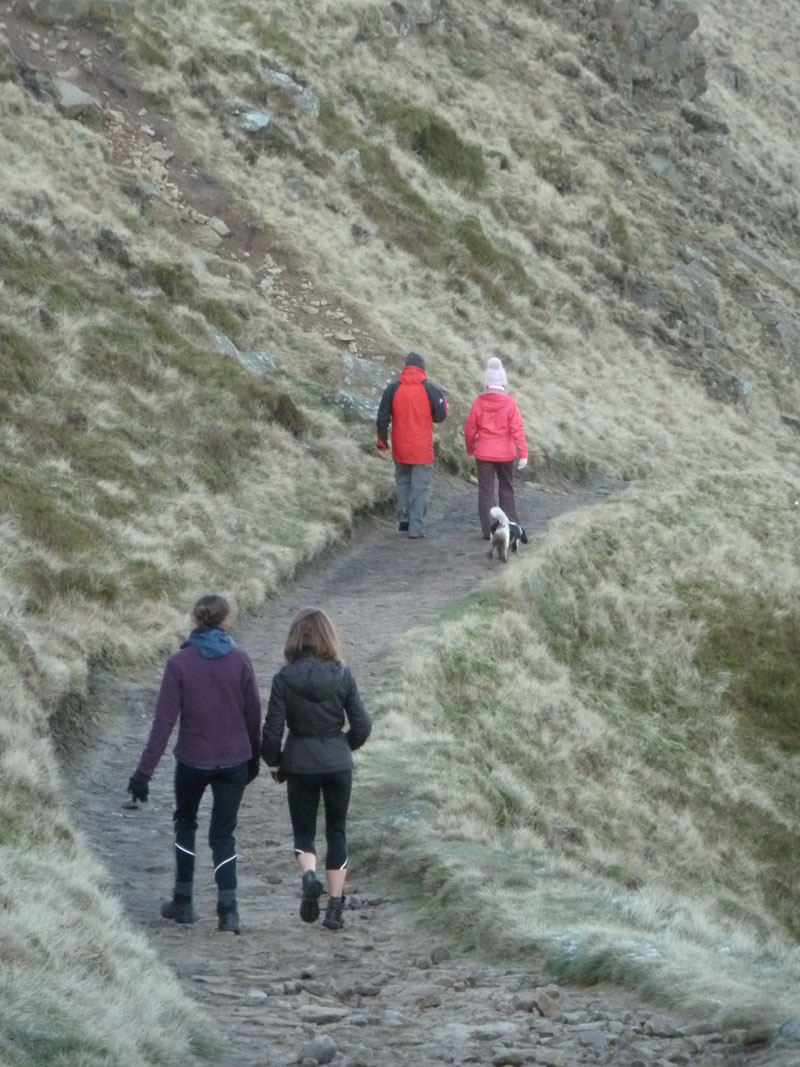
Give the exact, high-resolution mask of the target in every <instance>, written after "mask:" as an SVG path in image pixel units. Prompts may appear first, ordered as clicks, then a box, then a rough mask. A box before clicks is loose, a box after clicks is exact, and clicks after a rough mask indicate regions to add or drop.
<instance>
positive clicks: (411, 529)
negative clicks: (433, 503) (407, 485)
mask: <svg viewBox="0 0 800 1067" xmlns="http://www.w3.org/2000/svg"><path fill="white" fill-rule="evenodd" d="M432 474H433V464H432V463H414V464H413V465H412V466H411V490H410V492H409V496H408V536H409V537H424V536H425V512H426V511H427V510H428V486H429V485H430V484H431V476H432Z"/></svg>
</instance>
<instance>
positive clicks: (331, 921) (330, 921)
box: [322, 894, 344, 930]
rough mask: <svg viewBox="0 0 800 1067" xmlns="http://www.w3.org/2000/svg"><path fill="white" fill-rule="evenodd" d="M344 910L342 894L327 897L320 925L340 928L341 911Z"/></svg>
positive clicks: (341, 924)
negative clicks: (323, 916)
mask: <svg viewBox="0 0 800 1067" xmlns="http://www.w3.org/2000/svg"><path fill="white" fill-rule="evenodd" d="M343 910H344V894H342V896H340V897H328V906H327V908H326V909H325V918H324V919H323V920H322V925H323V926H327V928H328V929H329V930H341V928H342V927H343V926H344V918H343V916H342V911H343Z"/></svg>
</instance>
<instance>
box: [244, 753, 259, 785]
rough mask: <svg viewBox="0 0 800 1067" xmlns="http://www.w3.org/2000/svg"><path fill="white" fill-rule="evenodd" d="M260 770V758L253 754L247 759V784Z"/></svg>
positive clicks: (253, 779)
mask: <svg viewBox="0 0 800 1067" xmlns="http://www.w3.org/2000/svg"><path fill="white" fill-rule="evenodd" d="M260 770H261V758H260V757H259V756H254V757H253V758H252V759H249V760H248V761H247V784H248V785H250V783H251V782H254V781H255V780H256V778H258V772H259V771H260Z"/></svg>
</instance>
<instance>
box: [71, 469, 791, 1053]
mask: <svg viewBox="0 0 800 1067" xmlns="http://www.w3.org/2000/svg"><path fill="white" fill-rule="evenodd" d="M617 488H618V487H617V486H616V485H615V484H614V483H612V482H610V481H604V480H600V481H598V482H596V483H595V484H593V485H592V486H589V487H586V488H583V489H580V490H577V491H573V492H569V493H556V492H546V491H543V490H539V489H534V488H531V487H527V488H524V489H521V490H520V495H519V501H518V502H519V506H520V515H521V518H522V519H523V522H524V524H525V526H526V527H527V530H528V534H529V536H530V537H531V543H530V544H529V545H528V546H527V548H526V549H523V551H527V552H535V551H536V538H537V535H541V534H543V533H544V532H545V530H546V529H547V526H548V523H549V522H550V520H551V519H552V518H554V517H555V516H557V515H559V514H562V513H563V512H565V511H568V510H572V509H574V508H577V507H585V506H589V505H592V504H595V503H598V502H600V501H602V500H603V499H604V498H605V497H607V496H608V495H610V494H611V493H613V492H615V491H616V489H617ZM476 492H477V490H476V489H475V487H474V486H472V485H468V484H466V483H465V482H462V481H458V480H455V479H449V478H446V477H444V476H439V477H438V478H437V480H436V482H435V485H434V489H433V493H432V499H431V504H430V508H429V527H430V531H429V534H428V536H427V537H426V538H425V539H424V540H409V539H408V538H407V537H406V536H405V535H403V534H400V533H398V531H397V528H396V525H395V523H394V522H393V521H391V520H390V519H389V518H388V517H386V518H384V519H378V520H372V521H371V522H370V523H369V525H368V526H365V527H364V528H363V529H362V530H361V531H360V533H359V535H358V537H357V538H355V539H354V540H353V542H352V543H351V544H350V545H349V546H347V547H346V548H345V549H343V550H342V551H341V553H339V554H337V555H336V556H334V557H332V558H331V559H330V560H328V561H327V562H325V563H323V564H321V565H320V566H319V567H317V568H314V569H313V570H312V571H309V572H308V573H307V574H306V575H304V576H302V577H301V578H300V579H299V580H298V581H297V582H296V583H295V584H294V585H293V586H292V587H291V589H290V590H289V591H288V592H287V593H286V595H285V596H282V597H280V598H279V599H276V600H273V601H270V602H269V603H267V604H266V605H265V607H264V610H263V611H262V612H261V613H260V614H259V615H258V616H257V617H254V618H251V619H249V620H244V621H243V622H242V623H241V625H240V626H239V628H238V631H237V634H236V636H237V640H238V641H239V643H240V644H241V645H242V646H243V647H244V648H246V649H247V650H248V651H249V652H250V654H251V656H252V658H253V662H254V663H255V665H256V670H257V673H258V675H259V681H260V683H261V687H262V693H263V695H264V698H265V699H266V696H267V695H268V692H269V684H270V680H271V678H272V674H273V673H274V671H275V670H276V669H277V668H278V667H279V665H280V663H281V650H282V647H283V641H284V639H285V636H286V632H287V629H288V626H289V623H290V621H291V619H292V618H293V616H294V615H295V613H296V611H297V610H298V609H299V608H300V607H303V606H304V605H307V604H313V605H319V606H322V607H324V608H325V609H326V610H327V611H328V612H329V613H330V614H331V616H332V617H333V618H334V620H335V621H336V624H337V626H338V627H339V628H340V630H341V633H342V635H343V638H344V640H345V644H346V648H347V658H348V661H349V662H350V663H351V665H352V666H353V668H354V671H355V674H356V677H357V678H358V680H359V683H360V685H361V688H362V690H363V692H364V694H365V696H366V699H367V703H368V704H369V695H370V692H371V690H373V689H374V688H375V687H376V686H377V684H378V683H379V681H380V669H381V657H382V655H383V653H384V652H385V650H386V649H387V648H388V647H389V646H390V645H391V644H392V642H394V641H395V640H396V638H397V637H399V636H400V635H401V634H402V633H404V632H405V631H406V630H408V629H409V628H410V627H412V626H415V625H417V624H418V623H419V622H421V621H422V620H424V619H426V618H428V617H431V616H432V615H433V614H434V613H435V612H437V611H438V610H439V609H441V607H442V606H443V605H444V604H445V603H447V602H448V601H449V600H452V599H453V598H455V597H458V596H460V595H463V594H466V593H468V592H470V591H472V590H474V589H475V588H476V587H477V586H478V585H479V584H480V583H481V582H482V581H491V580H492V577H493V575H495V574H497V572H498V571H499V569H501V568H502V566H503V565H502V564H500V563H498V562H496V561H493V562H489V561H488V560H487V558H486V544H485V542H483V541H482V540H481V539H480V528H479V526H478V520H477V509H476ZM508 566H509V567H512V566H514V561H513V560H512V561H511V563H509V564H508ZM157 683H158V679H157V678H152V679H150V680H148V682H147V683H146V684H141V685H132V684H127V683H126V684H122V683H114V684H112V685H110V688H109V692H110V694H111V696H112V697H113V699H114V701H115V704H116V705H117V707H118V708H119V716H118V720H117V722H116V724H115V725H114V727H113V728H112V729H111V730H110V731H109V732H108V735H107V736H106V737H104V738H102V739H100V740H99V742H98V744H97V746H96V747H95V748H94V749H93V751H92V752H91V754H90V755H89V756H87V757H86V758H85V759H84V760H83V766H82V767H81V768H80V773H79V774H77V775H74V776H73V780H75V781H80V783H81V791H80V792H79V793H76V795H75V797H74V798H73V805H74V810H75V812H76V819H77V821H78V823H79V825H80V827H81V828H82V829H83V831H84V832H85V835H86V837H87V838H88V840H89V842H90V843H91V844H92V846H93V847H94V849H95V852H96V854H97V855H98V857H99V858H100V859H101V860H102V861H103V863H104V864H105V866H106V868H107V870H108V873H109V878H110V884H111V887H112V889H113V890H114V891H115V892H116V893H118V894H119V896H120V898H121V900H122V902H123V904H124V907H125V910H126V912H127V914H128V916H129V918H130V920H131V922H132V923H133V924H134V925H135V926H137V927H139V928H140V929H141V930H142V931H143V932H144V933H145V935H146V936H147V938H148V939H149V940H150V942H151V944H152V945H153V947H154V948H155V950H156V952H157V953H158V954H159V956H160V957H161V958H162V959H163V960H164V961H166V962H167V964H168V965H169V966H170V967H171V968H172V969H173V970H174V972H175V973H176V974H177V976H178V978H179V979H180V981H181V982H182V984H183V986H184V988H185V989H186V992H187V994H188V995H189V996H190V997H192V998H193V999H194V1000H196V1001H197V1002H198V1003H199V1004H200V1005H201V1006H202V1008H203V1010H204V1012H205V1013H206V1014H207V1015H208V1016H209V1017H210V1018H211V1019H212V1020H213V1021H214V1023H215V1025H216V1026H217V1028H218V1030H219V1032H220V1034H221V1035H222V1036H223V1043H224V1049H225V1051H224V1053H223V1056H222V1058H221V1060H220V1062H221V1063H222V1064H223V1065H224V1067H273V1065H274V1067H282V1065H289V1064H293V1063H298V1062H303V1060H305V1061H306V1062H307V1067H311V1065H313V1064H314V1063H326V1062H333V1063H334V1064H335V1065H342V1067H406V1065H408V1067H412V1065H413V1067H425V1065H427V1064H441V1063H444V1064H492V1065H496V1067H502V1065H504V1064H509V1065H513V1064H524V1063H533V1064H544V1065H551V1067H560V1065H563V1067H572V1065H581V1064H600V1063H602V1064H615V1065H620V1067H622V1065H624V1067H667V1065H668V1064H695V1065H710V1064H716V1063H727V1064H735V1063H740V1062H742V1063H743V1062H747V1063H748V1064H754V1063H755V1062H757V1061H756V1060H755V1059H752V1058H751V1059H748V1060H747V1061H745V1060H742V1059H741V1058H740V1057H739V1056H738V1055H734V1056H731V1054H730V1053H731V1051H732V1050H731V1048H730V1040H731V1035H727V1036H724V1035H720V1034H715V1033H713V1032H710V1028H709V1027H707V1026H706V1027H704V1026H703V1025H702V1024H700V1025H698V1024H696V1023H695V1024H693V1025H688V1024H687V1025H682V1023H681V1021H680V1020H675V1019H672V1018H668V1017H667V1016H665V1015H664V1014H663V1013H659V1012H657V1011H655V1010H654V1009H653V1008H652V1007H650V1008H648V1007H647V1006H644V1005H642V1004H641V1003H638V1002H637V1001H636V1000H635V999H634V998H632V997H631V996H629V995H627V994H624V993H620V992H617V991H614V990H603V989H594V990H591V991H585V990H571V989H567V988H561V989H559V988H557V987H554V986H546V987H545V986H544V983H543V979H542V978H541V975H540V974H539V973H537V971H536V969H535V968H531V969H526V968H524V967H518V966H515V967H514V968H510V969H509V968H504V967H502V966H490V965H487V964H485V963H482V962H480V961H477V960H474V959H465V958H459V957H457V956H454V955H451V953H450V951H449V950H448V947H447V943H446V939H444V938H442V939H441V941H439V942H432V941H431V938H430V935H429V934H423V933H421V932H419V931H417V930H416V929H415V925H414V915H413V912H411V911H410V910H409V908H408V907H407V906H406V905H405V904H404V901H403V900H402V898H401V897H400V895H399V894H398V893H397V892H396V890H395V888H394V887H392V885H391V883H390V881H389V880H388V878H387V872H382V871H370V872H363V871H360V870H359V862H358V842H357V840H351V853H352V855H351V871H350V874H349V879H348V888H347V892H348V894H349V902H350V904H351V907H350V909H349V910H348V911H347V913H346V926H345V929H344V930H343V931H341V932H339V933H333V932H331V931H328V930H326V929H325V928H324V927H322V926H321V925H320V924H315V925H305V924H303V923H302V922H300V920H299V917H298V906H299V878H298V876H297V873H296V871H295V868H294V862H293V858H292V853H291V836H290V833H289V820H288V813H287V810H286V798H285V790H284V789H283V788H282V787H279V786H276V785H275V784H274V783H273V782H272V781H271V779H270V778H269V776H268V775H266V774H262V775H261V776H260V777H259V778H258V779H257V780H256V782H255V783H254V784H253V785H252V786H251V787H250V788H249V789H248V790H247V793H246V795H245V801H244V804H243V808H242V812H241V817H240V825H239V831H238V833H237V843H238V849H239V853H240V856H241V865H240V879H239V881H240V886H239V901H240V913H241V918H242V928H243V929H242V935H241V936H240V937H235V936H233V935H230V934H220V933H218V932H217V930H216V918H215V893H214V886H213V879H212V872H211V864H210V856H209V854H208V852H207V850H206V849H205V839H204V834H205V831H206V829H207V825H208V821H207V820H208V812H207V808H206V806H205V802H204V807H203V809H202V810H201V830H200V832H199V833H198V846H199V847H198V863H197V874H196V889H197V900H196V904H197V910H198V912H199V915H200V921H199V922H197V923H196V924H195V925H193V926H190V927H180V926H177V925H175V924H174V923H170V922H166V921H164V920H162V919H161V918H160V916H159V904H160V902H161V901H162V900H164V899H167V897H168V895H169V891H170V889H171V884H172V874H173V865H172V832H171V811H172V796H171V759H170V757H169V755H168V754H167V755H165V757H164V759H163V760H162V763H161V766H160V767H159V770H158V771H157V772H156V775H155V776H154V779H153V782H152V784H151V800H150V803H149V804H148V805H147V806H146V808H143V809H141V810H138V811H128V810H123V809H122V807H121V804H122V802H123V800H124V799H125V793H124V790H125V785H126V783H127V780H128V777H129V775H130V773H131V772H132V771H133V769H134V768H135V766H136V762H137V760H138V757H139V754H140V752H141V749H142V745H143V743H144V740H145V738H146V736H147V732H148V729H149V723H150V718H151V715H152V706H153V700H154V695H155V689H156V686H157ZM378 728H380V727H379V726H378ZM361 758H362V759H368V758H369V746H367V748H366V749H365V750H364V754H363V755H362V757H361ZM323 903H324V901H323ZM726 1043H727V1044H728V1046H729V1047H728V1049H727V1052H726V1051H725V1046H726ZM765 1055H766V1053H765ZM760 1062H763V1063H771V1064H774V1065H776V1067H777V1065H778V1064H779V1063H780V1062H781V1060H780V1059H779V1058H778V1057H776V1056H775V1054H774V1052H773V1054H772V1058H771V1059H764V1060H762V1061H760ZM785 1062H786V1063H787V1064H788V1063H789V1062H790V1061H789V1060H786V1061H785Z"/></svg>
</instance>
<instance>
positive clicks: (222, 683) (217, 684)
mask: <svg viewBox="0 0 800 1067" xmlns="http://www.w3.org/2000/svg"><path fill="white" fill-rule="evenodd" d="M176 720H178V741H177V744H176V745H175V750H174V751H175V758H176V759H179V760H180V761H181V762H182V763H188V764H189V765H190V766H193V767H233V766H235V765H236V764H237V763H244V762H245V761H247V760H251V759H257V758H258V755H259V748H260V745H261V699H260V697H259V694H258V685H257V684H256V678H255V673H254V672H253V665H252V663H251V662H250V657H249V656H248V655H247V653H246V652H243V651H242V649H240V648H233V649H232V650H231V651H230V652H229V653H228V654H227V655H226V656H219V657H217V658H215V659H204V657H203V656H201V655H200V654H199V653H198V652H195V650H194V649H193V648H190V647H184V648H181V650H180V651H179V652H176V653H175V654H174V655H173V656H170V658H169V659H168V660H167V665H166V667H165V668H164V677H163V678H162V679H161V689H160V691H159V694H158V701H157V702H156V713H155V717H154V719H153V725H152V727H151V728H150V736H149V738H148V739H147V744H146V745H145V747H144V752H143V753H142V758H141V759H140V760H139V767H138V770H140V771H141V772H142V774H146V775H148V777H149V776H151V775H152V774H153V771H154V770H155V769H156V766H157V765H158V761H159V760H160V759H161V757H162V755H163V754H164V749H165V748H166V747H167V742H168V741H169V735H170V734H171V733H172V728H173V727H174V725H175V722H176Z"/></svg>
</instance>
